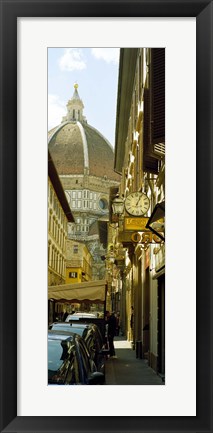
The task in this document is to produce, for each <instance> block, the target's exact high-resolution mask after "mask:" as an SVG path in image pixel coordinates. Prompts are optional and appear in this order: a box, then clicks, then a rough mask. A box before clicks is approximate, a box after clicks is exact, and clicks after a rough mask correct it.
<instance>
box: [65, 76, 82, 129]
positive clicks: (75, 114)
mask: <svg viewBox="0 0 213 433" xmlns="http://www.w3.org/2000/svg"><path fill="white" fill-rule="evenodd" d="M74 89H75V90H74V93H73V96H72V98H71V99H69V101H68V102H67V115H66V116H64V117H63V119H62V122H67V121H73V122H76V121H80V122H83V121H85V120H86V119H85V117H84V116H83V109H84V104H83V102H82V100H81V99H80V97H79V94H78V84H77V83H75V84H74Z"/></svg>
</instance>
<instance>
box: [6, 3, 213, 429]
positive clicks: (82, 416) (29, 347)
mask: <svg viewBox="0 0 213 433" xmlns="http://www.w3.org/2000/svg"><path fill="white" fill-rule="evenodd" d="M0 4H1V40H2V44H1V186H2V187H1V202H2V203H1V290H0V293H1V303H0V305H1V340H0V341H1V398H0V401H1V413H0V420H1V421H0V422H1V425H0V426H1V431H2V432H8V433H9V432H23V431H25V432H28V431H29V432H30V431H33V432H48V431H49V432H51V431H54V432H68V431H70V432H72V431H73V432H75V431H76V432H77V431H79V432H80V431H81V432H87V431H99V432H102V431H104V432H106V433H107V432H112V433H113V432H117V431H124V432H127V433H128V432H133V431H134V432H146V431H155V432H156V431H161V432H164V431H165V432H166V431H176V432H186V431H191V432H192V431H193V432H197V431H199V432H212V403H213V402H212V380H211V379H212V339H213V336H212V320H211V308H212V295H211V290H212V289H211V286H212V271H211V269H212V242H213V239H212V223H211V221H212V203H211V202H212V162H213V161H212V106H213V101H212V48H213V40H212V20H213V4H212V1H209V0H204V1H202V2H201V1H199V0H197V1H195V0H191V1H190V2H185V1H183V0H181V1H178V2H176V1H172V0H168V1H167V2H164V1H161V0H159V1H156V2H155V3H152V2H151V3H150V2H149V1H142V0H141V1H139V2H134V1H133V2H132V1H131V2H130V1H129V2H116V1H115V2H113V6H112V3H110V2H107V1H106V2H101V1H99V0H97V1H96V2H92V1H84V2H81V1H78V2H75V1H64V2H60V1H58V0H55V1H54V0H52V1H44V2H42V3H41V2H39V1H36V0H35V1H31V0H29V1H28V2H21V1H15V0H14V1H7V0H0ZM160 20H163V21H162V22H163V25H162V22H161V21H160ZM181 20H182V21H181ZM59 23H60V26H59ZM167 24H168V27H167ZM172 27H173V33H171V32H172V30H171V29H172ZM126 28H127V29H128V31H126V32H125V29H126ZM167 29H168V30H167ZM174 29H175V30H174ZM187 29H188V32H187ZM72 32H73V33H72ZM145 32H147V37H145V36H144V35H145ZM167 32H168V34H166V33H167ZM169 32H170V33H169ZM125 34H126V36H125ZM142 34H143V38H142V39H141V35H142ZM139 35H140V36H139ZM171 35H174V45H173V49H171V48H169V47H171V39H172V37H171ZM195 35H196V41H195ZM124 36H125V37H126V38H124ZM134 38H135V39H134ZM137 38H138V39H137ZM169 39H170V45H169V42H168V40H169ZM39 41H40V42H39ZM41 41H42V43H43V45H42V49H41V50H40V46H39V43H41ZM46 41H47V42H46ZM108 41H109V42H108ZM143 41H144V44H143ZM193 42H194V45H193ZM107 43H109V45H106V44H107ZM172 43H173V42H172ZM195 43H196V45H195ZM45 44H46V46H45ZM85 44H87V45H86V46H87V47H95V46H98V47H100V46H103V47H105V46H111V47H114V46H116V47H131V48H132V47H138V46H140V47H142V46H144V47H145V46H150V47H156V46H157V44H159V45H158V46H160V47H165V48H166V50H167V53H170V54H171V55H170V54H169V55H167V56H166V62H167V63H166V86H167V90H168V89H170V88H171V89H173V90H174V93H173V91H172V95H174V97H173V96H172V97H171V96H170V99H169V96H168V99H167V102H168V105H169V104H170V100H171V99H173V100H172V104H173V106H174V107H175V106H176V105H177V107H176V108H177V111H175V110H174V111H173V108H172V105H171V113H176V114H175V127H176V131H175V133H174V128H172V127H171V126H170V125H169V124H170V119H171V117H172V116H170V117H169V113H167V114H168V116H167V118H166V122H167V128H168V129H167V134H168V135H167V137H168V138H169V140H168V141H169V142H172V140H174V142H176V143H177V145H176V149H175V151H174V152H173V149H172V147H171V148H170V149H168V153H169V155H170V158H171V160H172V161H173V162H172V164H174V165H175V161H174V159H175V158H176V156H177V155H178V152H177V148H178V149H179V155H178V158H180V159H179V160H178V161H179V164H180V167H181V169H180V170H176V171H175V170H174V171H173V170H170V173H169V175H168V179H169V180H168V184H167V192H168V194H169V195H170V196H172V197H173V201H171V203H173V204H174V209H175V212H174V213H175V216H173V218H172V224H173V225H170V226H168V232H167V233H169V238H170V239H169V245H171V246H172V247H171V248H170V247H169V249H168V251H169V254H168V257H167V260H168V264H169V265H170V266H169V267H170V268H171V270H170V275H169V277H168V281H167V286H168V287H167V288H168V291H167V293H168V304H167V313H168V314H167V316H166V321H167V324H168V325H171V324H172V319H173V320H174V317H175V321H176V325H175V326H173V325H171V329H172V330H173V332H174V334H171V333H169V332H168V333H167V342H169V344H168V346H169V347H168V353H167V355H168V357H167V358H166V362H167V371H168V372H169V374H168V382H167V383H166V384H165V386H162V387H153V388H152V390H150V387H149V386H144V387H143V389H142V390H141V387H140V386H138V387H135V388H134V387H130V388H128V387H126V386H124V387H122V386H116V387H110V386H109V387H104V388H103V387H95V390H94V391H93V392H92V391H91V390H90V389H89V390H88V388H90V387H70V388H72V389H74V390H73V391H72V390H71V394H70V391H69V392H68V388H69V387H68V388H67V387H66V389H65V390H63V392H62V388H63V387H54V389H53V390H52V391H51V390H50V387H47V386H46V376H45V369H44V367H43V364H45V366H46V344H45V339H46V329H45V331H44V334H45V335H43V331H42V329H43V328H42V326H41V323H42V324H44V323H46V319H47V299H46V292H45V291H46V287H47V282H46V279H47V278H46V263H47V261H46V248H45V242H46V219H47V217H46V200H47V198H46V191H44V193H43V192H42V190H45V188H44V182H46V181H45V179H46V173H47V159H46V157H45V156H44V155H45V152H46V146H47V129H46V128H47V49H48V48H49V47H63V46H67V47H72V46H75V47H85ZM96 44H97V45H96ZM101 44H103V45H101ZM195 53H196V56H195ZM171 59H172V60H171ZM189 59H190V60H189ZM173 60H174V64H175V65H176V67H177V68H176V69H177V70H176V71H174V69H172V63H173ZM195 60H196V61H195ZM173 68H174V65H173ZM190 68H191V69H190ZM195 79H196V82H195ZM187 83H188V84H187ZM71 85H72V83H71ZM169 86H171V87H169ZM175 90H176V93H175ZM169 93H170V92H169ZM167 95H168V93H167ZM39 100H40V102H38V101H39ZM195 101H196V102H195ZM178 104H180V105H178ZM169 106H170V105H169ZM187 108H189V109H188V112H187ZM195 109H196V110H195ZM195 111H196V113H195ZM183 113H184V116H183ZM195 114H196V124H195ZM193 122H194V123H193ZM189 125H190V127H189ZM191 125H194V126H195V128H196V131H193V129H191ZM170 131H172V134H173V135H172V134H171V137H172V140H171V139H170ZM195 132H196V134H195ZM195 135H196V137H195ZM182 142H183V143H184V146H185V148H184V146H183V144H182ZM190 146H192V147H190ZM23 153H24V155H23ZM174 155H175V156H174ZM45 184H46V183H45ZM183 203H184V205H183ZM190 203H192V206H191V208H190ZM102 205H104V202H103V201H102ZM170 209H171V206H170ZM180 248H181V249H180ZM195 249H196V264H195V261H193V266H192V265H191V264H192V261H191V258H193V260H194V258H195ZM175 281H178V286H177V284H176V282H175ZM187 286H188V287H187ZM189 286H190V287H189ZM189 294H190V295H189ZM176 299H178V302H179V303H178V309H179V310H178V312H177V311H176V310H175V302H176ZM173 313H174V315H173ZM195 313H196V314H195ZM172 316H173V317H172ZM195 319H196V326H195ZM168 328H169V326H168ZM195 328H196V329H195ZM195 336H196V345H195ZM171 352H172V356H171ZM40 383H42V387H40ZM47 388H49V389H48V390H47ZM93 388H94V387H93ZM136 388H137V390H136ZM160 388H161V389H160ZM168 396H169V397H168ZM62 402H63V404H62ZM112 403H113V405H112ZM112 406H113V407H112Z"/></svg>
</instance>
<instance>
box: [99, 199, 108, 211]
mask: <svg viewBox="0 0 213 433" xmlns="http://www.w3.org/2000/svg"><path fill="white" fill-rule="evenodd" d="M99 206H100V208H101V209H102V210H106V209H108V203H107V200H106V199H105V198H101V199H100V200H99Z"/></svg>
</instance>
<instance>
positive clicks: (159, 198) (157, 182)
mask: <svg viewBox="0 0 213 433" xmlns="http://www.w3.org/2000/svg"><path fill="white" fill-rule="evenodd" d="M114 167H115V171H116V172H118V173H120V174H121V175H122V178H121V183H120V186H119V193H120V196H121V197H122V198H123V201H124V211H123V214H122V215H121V216H120V217H119V222H118V223H113V225H114V227H115V230H116V236H115V241H114V250H115V263H114V266H116V257H117V253H116V245H119V248H120V250H121V249H122V250H123V253H124V254H123V256H124V258H123V261H121V262H120V263H121V266H120V278H121V280H122V283H121V284H122V288H121V294H122V302H121V322H123V329H124V332H125V333H126V335H127V338H128V339H129V340H131V341H132V344H133V347H134V348H135V350H136V356H137V357H143V358H147V359H148V362H149V365H150V366H151V367H152V368H153V369H154V370H155V371H156V372H158V373H159V374H162V375H163V376H164V375H165V50H164V49H163V48H152V49H151V48H137V49H133V48H130V49H121V51H120V65H119V82H118V100H117V120H116V143H115V165H114ZM112 222H113V219H112ZM119 284H120V283H119Z"/></svg>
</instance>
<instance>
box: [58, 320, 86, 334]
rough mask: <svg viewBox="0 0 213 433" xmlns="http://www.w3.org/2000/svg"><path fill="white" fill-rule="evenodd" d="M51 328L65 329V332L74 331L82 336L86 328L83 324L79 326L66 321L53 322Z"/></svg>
mask: <svg viewBox="0 0 213 433" xmlns="http://www.w3.org/2000/svg"><path fill="white" fill-rule="evenodd" d="M50 329H51V330H52V331H65V332H72V333H73V332H75V333H76V334H78V335H80V336H81V337H82V335H83V333H84V329H85V328H84V327H83V326H82V327H79V328H78V327H75V326H72V325H70V324H69V323H67V324H65V323H64V324H61V323H53V324H52V325H51V326H50Z"/></svg>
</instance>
